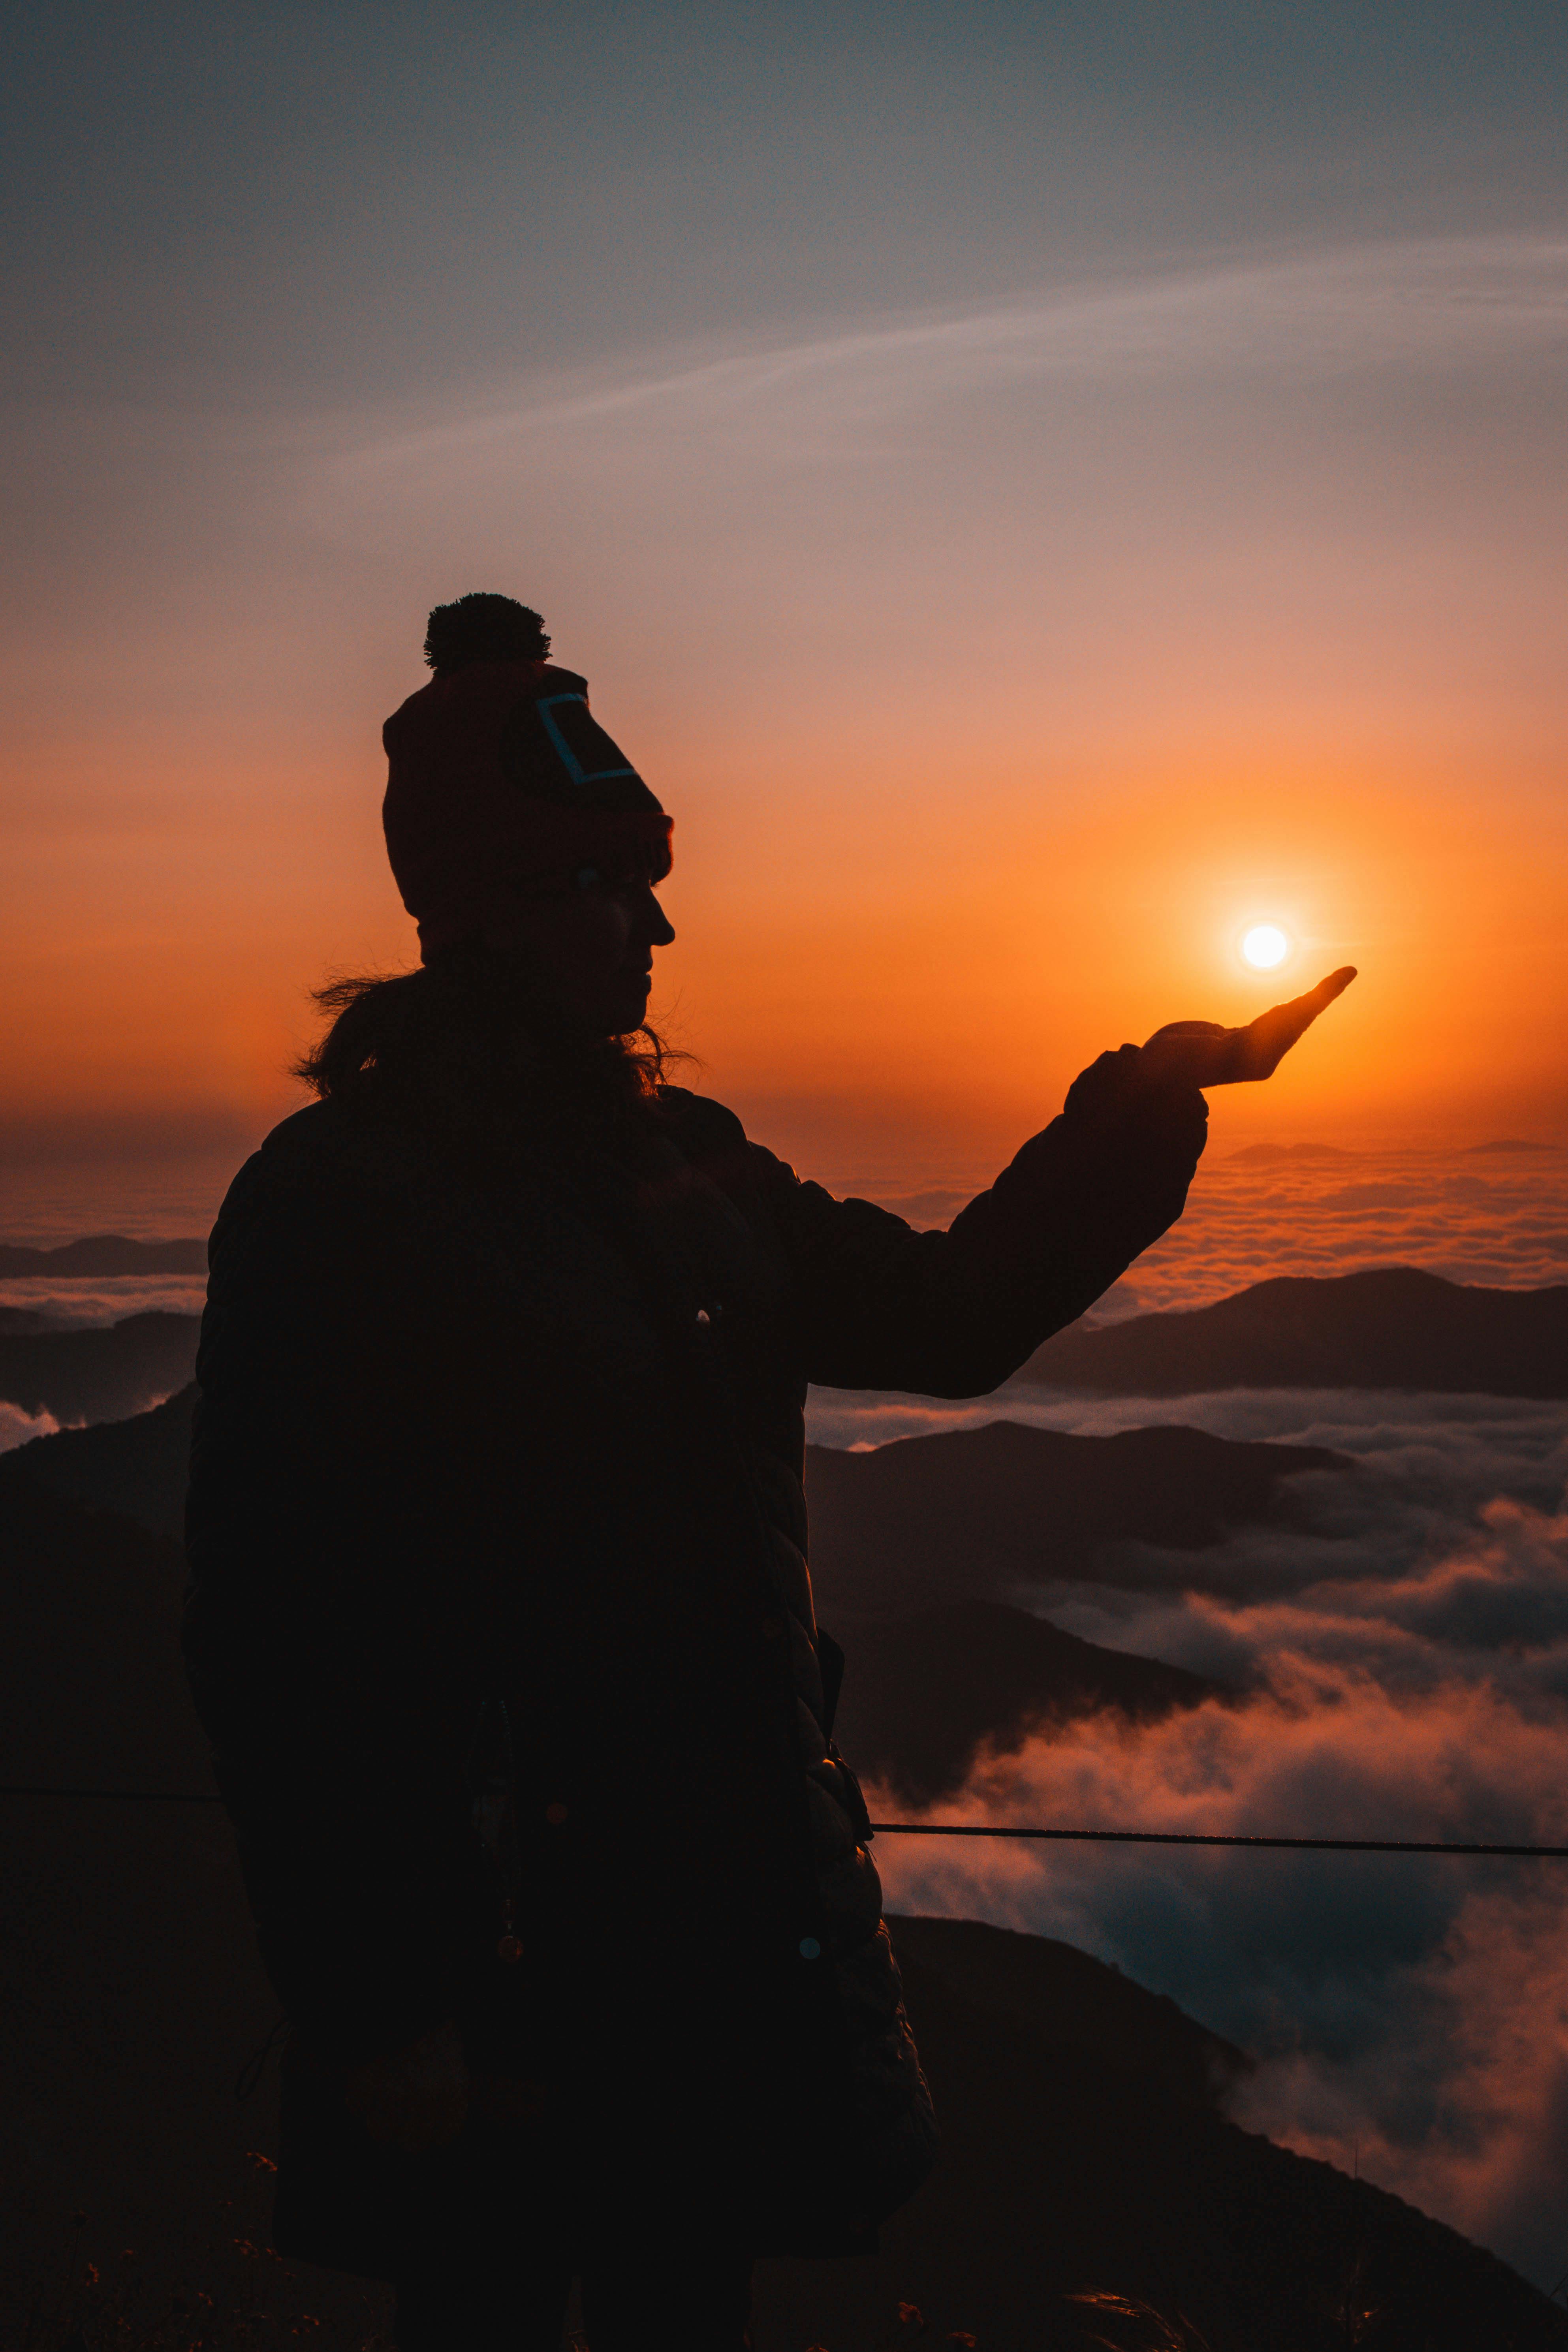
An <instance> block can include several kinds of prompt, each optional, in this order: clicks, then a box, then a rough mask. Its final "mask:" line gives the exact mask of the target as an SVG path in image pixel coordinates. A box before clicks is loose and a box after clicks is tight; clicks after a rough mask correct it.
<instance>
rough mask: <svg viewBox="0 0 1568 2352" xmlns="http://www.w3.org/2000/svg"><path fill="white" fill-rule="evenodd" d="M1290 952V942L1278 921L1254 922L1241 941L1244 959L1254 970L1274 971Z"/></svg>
mask: <svg viewBox="0 0 1568 2352" xmlns="http://www.w3.org/2000/svg"><path fill="white" fill-rule="evenodd" d="M1289 952H1290V942H1289V940H1288V939H1287V938H1286V936H1285V934H1284V932H1283V931H1282V930H1281V929H1280V928H1279V924H1278V923H1254V924H1253V926H1252V929H1250V930H1249V931H1247V933H1246V934H1245V935H1244V937H1243V939H1242V942H1241V953H1242V959H1243V961H1245V962H1247V963H1249V964H1250V965H1251V966H1252V969H1253V970H1254V971H1277V970H1278V968H1279V965H1280V964H1282V963H1283V962H1284V961H1285V959H1286V957H1287V956H1288V955H1289Z"/></svg>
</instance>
